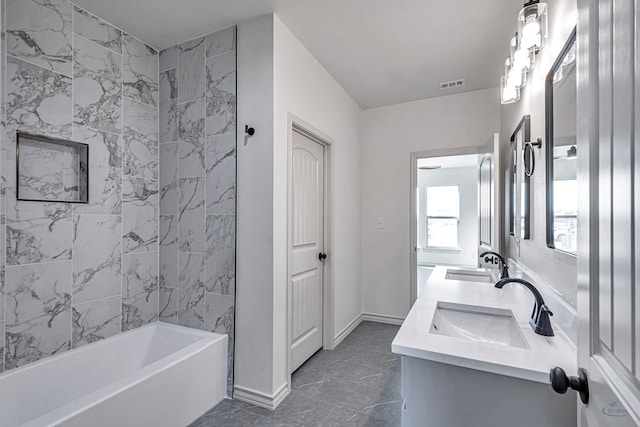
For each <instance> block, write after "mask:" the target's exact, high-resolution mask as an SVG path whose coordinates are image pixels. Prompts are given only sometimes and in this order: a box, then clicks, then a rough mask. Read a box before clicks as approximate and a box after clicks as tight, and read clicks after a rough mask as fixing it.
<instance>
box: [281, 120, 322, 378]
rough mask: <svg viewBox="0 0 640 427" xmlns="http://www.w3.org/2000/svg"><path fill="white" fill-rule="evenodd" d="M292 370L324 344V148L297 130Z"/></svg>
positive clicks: (292, 229)
mask: <svg viewBox="0 0 640 427" xmlns="http://www.w3.org/2000/svg"><path fill="white" fill-rule="evenodd" d="M292 134H293V135H292V142H293V144H292V172H291V173H292V188H291V191H292V194H291V203H292V206H291V215H290V225H289V226H290V233H291V239H290V240H291V248H290V251H291V263H292V265H291V268H290V276H291V277H290V278H289V301H290V302H291V304H290V307H289V309H290V310H291V343H290V345H291V364H290V369H291V372H293V371H295V370H296V369H298V368H299V367H300V365H302V364H303V363H304V362H305V361H306V360H307V359H308V358H309V357H311V355H313V353H315V352H316V351H317V350H319V349H320V348H322V294H323V289H322V288H323V280H322V264H323V259H322V258H323V256H324V257H325V258H326V254H323V252H324V247H323V245H324V243H323V236H324V229H323V226H324V148H323V146H322V145H320V144H318V143H317V142H314V141H312V140H311V139H309V138H307V137H306V136H304V135H301V134H300V133H298V132H295V131H294V132H292Z"/></svg>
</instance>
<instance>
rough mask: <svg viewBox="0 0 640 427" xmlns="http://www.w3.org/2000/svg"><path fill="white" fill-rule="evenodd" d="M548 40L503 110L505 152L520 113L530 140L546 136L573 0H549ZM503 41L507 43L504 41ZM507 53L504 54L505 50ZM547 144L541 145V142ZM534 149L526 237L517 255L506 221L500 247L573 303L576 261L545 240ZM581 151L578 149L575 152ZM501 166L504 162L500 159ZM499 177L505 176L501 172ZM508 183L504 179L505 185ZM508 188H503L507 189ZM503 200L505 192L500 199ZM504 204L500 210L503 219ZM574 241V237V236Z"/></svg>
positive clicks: (572, 21)
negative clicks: (549, 94)
mask: <svg viewBox="0 0 640 427" xmlns="http://www.w3.org/2000/svg"><path fill="white" fill-rule="evenodd" d="M547 7H548V8H549V38H548V39H547V41H546V44H545V46H544V47H543V48H542V50H541V51H540V54H539V55H538V56H537V58H536V66H535V68H534V70H533V72H532V73H530V75H529V78H528V82H527V85H526V86H525V88H524V89H523V90H522V92H521V99H520V101H519V102H517V103H514V104H509V105H504V106H502V111H501V112H502V118H501V123H502V130H501V147H502V150H503V153H506V152H508V147H509V138H510V137H511V134H512V133H513V131H514V129H515V127H516V126H517V125H518V122H519V121H520V119H521V118H522V116H523V115H525V114H529V115H531V138H532V139H533V140H535V139H536V138H538V137H540V138H542V139H543V141H544V136H545V120H544V117H545V109H544V81H545V78H546V75H547V73H548V72H549V70H550V69H551V66H552V65H553V62H554V61H555V59H556V57H557V56H558V54H559V53H560V51H561V50H562V47H563V46H564V43H565V42H566V40H567V38H568V37H569V34H571V31H572V30H573V28H574V27H575V25H576V22H577V10H576V2H575V0H558V1H555V2H548V3H547ZM505 43H506V42H505ZM505 55H506V52H505ZM545 143H546V141H545ZM535 151H536V170H535V173H534V175H533V177H532V178H531V195H532V198H531V239H530V240H521V243H520V256H518V255H517V252H516V248H515V238H514V237H512V236H509V221H508V220H507V221H505V228H504V230H505V235H506V236H508V238H507V239H506V242H505V243H506V244H505V249H506V253H507V254H508V256H509V257H511V258H514V259H516V260H518V261H519V262H520V263H521V264H523V265H525V266H526V267H528V268H529V269H531V270H532V271H535V272H536V273H537V274H539V275H540V277H541V278H542V279H544V280H545V281H546V282H547V283H549V284H550V285H551V286H553V287H554V288H555V289H556V290H557V291H558V292H560V293H561V294H562V295H563V296H564V297H565V298H566V299H567V300H568V301H569V302H571V303H572V304H574V305H575V303H576V289H577V284H576V283H577V270H576V259H575V258H574V257H571V256H568V255H565V254H563V253H560V252H558V251H556V250H553V249H549V248H548V247H547V241H546V217H545V212H546V194H545V182H546V177H545V169H544V168H545V160H544V159H545V149H544V148H543V149H542V150H535ZM579 152H580V149H579V148H578V153H579ZM503 158H504V160H505V161H503V165H505V168H506V165H507V164H508V162H507V161H506V157H503ZM503 174H504V175H503V176H507V175H508V174H507V171H506V169H504V170H503ZM506 182H508V181H506ZM506 188H507V189H508V186H507V187H506ZM505 197H508V194H506V195H505ZM507 206H508V204H505V206H504V207H503V208H504V209H503V211H504V212H505V218H508V216H507V215H508V210H507ZM578 238H579V237H578Z"/></svg>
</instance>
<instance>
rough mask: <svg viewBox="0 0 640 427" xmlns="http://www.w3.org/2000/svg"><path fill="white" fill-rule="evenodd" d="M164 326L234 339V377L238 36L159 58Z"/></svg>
mask: <svg viewBox="0 0 640 427" xmlns="http://www.w3.org/2000/svg"><path fill="white" fill-rule="evenodd" d="M159 80H160V89H159V92H160V93H159V107H160V112H159V114H160V123H159V125H160V126H159V127H160V150H159V151H160V153H159V154H160V177H159V183H160V184H159V186H160V188H159V191H160V237H159V240H160V320H161V321H166V322H172V323H177V324H180V325H183V326H189V327H193V328H198V329H205V330H208V331H211V332H219V333H227V334H229V338H230V341H229V343H230V345H229V375H228V385H229V387H230V386H231V383H232V374H233V347H234V346H233V338H234V318H235V303H234V294H235V251H236V238H235V231H236V216H235V214H236V134H235V133H236V29H235V27H232V28H227V29H225V30H222V31H219V32H216V33H213V34H210V35H207V36H204V37H200V38H197V39H195V40H191V41H188V42H185V43H182V44H180V45H178V46H174V47H171V48H169V49H166V50H163V51H162V52H160V78H159Z"/></svg>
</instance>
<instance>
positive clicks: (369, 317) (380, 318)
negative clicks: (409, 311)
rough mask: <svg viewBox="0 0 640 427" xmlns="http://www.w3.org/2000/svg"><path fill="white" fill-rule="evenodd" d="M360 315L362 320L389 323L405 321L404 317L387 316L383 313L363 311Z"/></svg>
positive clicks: (399, 323) (394, 323)
mask: <svg viewBox="0 0 640 427" xmlns="http://www.w3.org/2000/svg"><path fill="white" fill-rule="evenodd" d="M360 317H361V318H362V320H361V321H362V322H365V321H366V322H378V323H387V324H389V325H402V322H404V317H395V316H385V315H382V314H373V313H362V315H361V316H360Z"/></svg>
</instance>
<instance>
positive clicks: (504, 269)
mask: <svg viewBox="0 0 640 427" xmlns="http://www.w3.org/2000/svg"><path fill="white" fill-rule="evenodd" d="M489 255H493V256H495V257H496V258H498V268H499V269H500V272H499V273H498V279H506V278H507V277H509V267H508V266H507V261H506V260H505V259H504V258H503V257H502V255H500V254H499V253H497V252H493V251H486V252H482V253H481V254H480V258H482V257H484V262H485V263H489V262H491V263H493V258H492V257H490V256H489Z"/></svg>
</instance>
